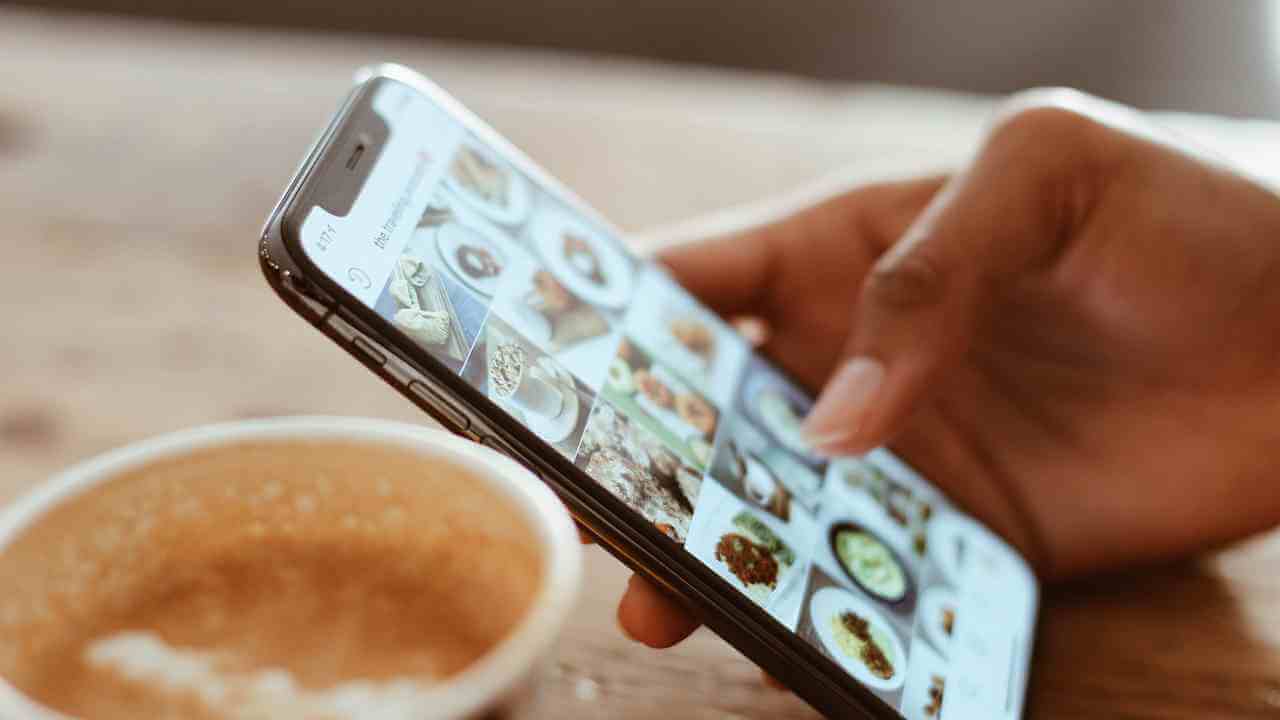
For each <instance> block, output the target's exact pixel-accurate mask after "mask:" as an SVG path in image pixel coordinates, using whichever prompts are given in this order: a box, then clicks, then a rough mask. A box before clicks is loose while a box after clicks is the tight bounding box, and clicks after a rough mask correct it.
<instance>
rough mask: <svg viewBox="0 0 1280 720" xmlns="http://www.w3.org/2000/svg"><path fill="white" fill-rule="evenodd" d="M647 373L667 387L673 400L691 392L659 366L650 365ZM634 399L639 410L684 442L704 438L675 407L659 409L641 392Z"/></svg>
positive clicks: (659, 407)
mask: <svg viewBox="0 0 1280 720" xmlns="http://www.w3.org/2000/svg"><path fill="white" fill-rule="evenodd" d="M649 373H650V374H651V375H653V377H654V379H656V380H658V381H660V382H661V383H662V384H663V385H666V386H667V389H668V390H670V391H671V394H672V397H673V398H674V397H675V396H677V395H682V394H684V393H692V392H693V391H692V390H690V389H689V387H688V386H687V385H685V384H684V383H683V382H682V381H681V380H680V379H679V378H677V377H675V376H674V375H672V374H671V372H670V371H668V370H667V369H666V368H664V367H662V366H661V365H656V364H655V365H650V366H649ZM635 399H636V404H637V405H639V406H640V407H641V409H643V410H644V411H645V412H647V413H649V415H650V416H651V417H653V419H654V420H657V421H658V422H660V423H662V424H663V425H665V426H666V428H667V429H668V430H670V431H671V432H673V433H675V434H676V435H677V436H678V437H680V438H681V439H683V440H684V441H685V442H691V441H693V440H694V439H698V438H705V437H706V435H704V434H703V432H702V431H701V430H699V429H698V428H696V427H694V426H693V424H692V423H690V422H689V421H688V420H685V419H684V418H683V417H681V416H680V413H678V412H676V409H675V406H672V407H670V408H664V407H661V406H659V405H658V404H657V403H655V402H654V401H652V400H650V399H649V396H647V395H645V394H644V391H642V390H637V391H636V394H635ZM716 422H717V423H718V422H719V416H717V420H716ZM712 435H714V433H712Z"/></svg>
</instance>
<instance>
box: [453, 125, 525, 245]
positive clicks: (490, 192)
mask: <svg viewBox="0 0 1280 720" xmlns="http://www.w3.org/2000/svg"><path fill="white" fill-rule="evenodd" d="M444 181H445V184H446V185H448V186H449V188H450V189H452V190H453V191H454V192H455V193H456V194H457V195H458V196H459V197H460V198H462V201H463V202H465V203H466V204H467V205H468V206H470V207H471V208H473V209H474V210H475V211H476V212H479V213H481V214H482V215H484V216H485V217H487V218H489V219H490V220H493V221H494V222H498V223H502V224H503V225H515V224H517V223H519V222H522V221H523V220H524V219H525V218H526V217H528V215H529V207H530V205H531V202H530V201H531V195H532V194H531V191H530V188H529V182H528V181H527V180H525V178H524V176H523V175H521V174H520V173H518V172H516V171H515V169H514V168H512V167H511V166H510V165H508V164H507V163H506V162H504V161H503V160H501V159H500V158H498V157H497V156H496V155H495V154H494V153H492V152H490V151H489V150H487V149H485V148H483V147H481V146H480V145H478V144H476V143H474V142H471V141H466V142H463V143H462V145H461V146H460V147H459V148H458V152H457V153H455V154H454V156H453V159H452V160H451V161H450V162H449V169H448V171H447V172H445V180H444Z"/></svg>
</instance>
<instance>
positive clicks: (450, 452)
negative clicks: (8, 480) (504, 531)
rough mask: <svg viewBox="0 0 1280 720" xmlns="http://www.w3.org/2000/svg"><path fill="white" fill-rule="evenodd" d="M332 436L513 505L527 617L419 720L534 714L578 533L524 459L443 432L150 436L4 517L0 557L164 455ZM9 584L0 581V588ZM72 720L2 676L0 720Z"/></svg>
mask: <svg viewBox="0 0 1280 720" xmlns="http://www.w3.org/2000/svg"><path fill="white" fill-rule="evenodd" d="M270 440H307V441H316V440H320V441H323V440H334V441H345V442H358V443H366V442H371V443H379V444H390V445H392V446H395V447H397V448H401V449H408V450H411V451H413V452H417V453H421V454H422V456H423V459H424V461H430V460H432V459H438V460H442V461H446V462H451V463H452V464H454V465H455V466H458V467H461V468H463V469H465V470H466V471H469V472H470V473H471V474H473V475H474V476H475V477H477V478H480V479H482V480H484V481H485V482H487V483H488V484H489V486H490V488H491V489H492V490H494V491H496V492H497V493H499V494H501V495H502V496H505V497H507V498H509V499H510V500H512V501H513V502H514V504H515V506H516V507H517V508H518V510H519V511H520V512H521V513H522V514H523V515H524V517H525V518H526V519H527V521H528V526H529V528H530V529H531V534H532V535H533V537H531V538H530V540H531V541H532V542H533V543H536V546H537V547H539V548H540V549H541V551H542V558H543V566H542V578H541V585H540V586H539V588H538V590H537V591H536V593H535V595H534V599H533V602H532V603H531V605H530V607H529V609H528V611H527V613H526V614H525V615H524V616H523V619H522V620H520V621H519V622H518V623H517V625H516V626H515V628H514V629H513V630H512V631H511V632H510V633H509V634H508V635H507V636H506V637H505V639H504V640H502V641H501V642H500V643H499V644H498V645H497V646H496V647H493V648H492V649H490V650H489V651H488V652H487V653H486V654H484V655H483V656H482V657H480V659H478V660H477V661H475V662H474V663H473V664H471V665H470V666H468V667H467V668H466V669H464V670H462V671H461V672H459V673H457V674H456V675H453V676H451V677H449V678H448V679H446V680H443V681H441V682H440V683H439V684H437V685H433V686H430V687H429V689H428V690H427V691H426V694H425V695H424V696H423V697H424V699H426V702H423V703H421V704H420V706H419V707H421V708H422V711H421V712H420V713H418V712H417V711H415V713H414V717H415V718H416V717H422V718H480V717H483V718H511V717H525V716H527V715H528V714H530V711H534V712H536V707H535V706H532V705H531V702H530V701H531V698H532V696H533V692H532V691H533V689H534V688H535V686H536V684H537V681H538V679H539V676H540V675H541V674H542V671H543V670H544V665H545V662H546V661H547V660H548V659H549V658H550V657H551V656H552V654H553V650H554V646H555V644H556V640H557V638H558V637H559V635H560V633H561V631H562V630H563V628H564V625H565V622H566V620H567V619H568V616H569V613H570V611H571V610H572V608H573V607H574V604H575V601H576V598H577V594H578V590H579V586H580V584H581V573H582V549H581V545H580V541H579V536H578V533H577V530H576V528H575V526H574V524H573V521H572V520H571V518H570V517H569V514H568V512H566V510H565V508H564V506H563V505H562V504H561V503H560V501H559V500H558V499H557V498H556V497H555V495H554V494H553V493H552V492H551V490H550V489H549V488H548V487H546V485H544V484H543V483H542V482H541V481H540V480H538V479H537V478H536V477H535V476H534V475H533V474H532V473H530V472H529V471H528V470H527V469H525V468H524V467H522V466H521V465H520V464H519V463H517V462H515V461H513V460H511V459H509V458H506V457H504V456H502V455H499V454H498V453H496V452H493V451H491V450H489V449H487V448H484V447H482V446H480V445H477V444H476V443H473V442H469V441H467V440H464V439H462V438H459V437H456V436H454V435H451V434H449V433H447V432H445V431H442V430H435V429H430V428H424V427H421V426H417V425H410V424H404V423H394V422H387V421H380V420H368V419H358V418H339V417H295V418H277V419H268V420H250V421H244V422H234V423H227V424H221V425H211V426H206V427H200V428H194V429H191V430H186V431H181V432H177V433H173V434H170V435H164V436H161V437H157V438H153V439H150V440H146V441H143V442H141V443H138V444H135V445H130V446H127V447H124V448H121V449H118V450H114V451H111V452H108V453H106V454H104V455H101V456H99V457H97V458H94V459H91V460H89V461H87V462H84V463H82V464H80V465H77V466H75V467H72V468H71V469H69V470H66V471H64V472H62V473H61V474H59V475H56V476H55V477H53V478H51V479H50V480H48V481H47V482H46V483H44V484H43V485H41V486H39V487H38V488H37V489H36V490H35V491H33V492H31V493H30V494H28V495H27V496H25V497H23V498H21V499H19V500H18V501H16V502H15V503H14V504H13V505H11V506H10V507H8V508H6V509H5V510H4V511H3V513H0V558H2V557H3V555H4V553H5V551H6V548H8V547H9V546H11V545H12V544H13V543H14V542H15V540H16V539H18V538H20V537H21V536H22V534H23V533H24V532H25V531H27V530H28V529H30V528H32V527H35V526H37V525H38V524H39V523H40V521H41V519H42V517H43V516H45V515H46V514H47V513H49V512H50V511H51V510H52V509H54V508H56V507H59V506H60V505H62V504H63V503H67V502H69V501H70V500H72V499H74V498H76V497H77V496H79V495H80V494H81V493H84V492H86V491H87V490H89V489H91V488H95V487H98V486H101V485H105V484H107V483H111V482H112V481H113V480H115V479H117V478H119V477H121V476H122V475H124V474H125V473H126V472H128V471H130V470H133V469H137V468H141V467H143V466H146V465H148V464H151V463H154V462H156V461H158V460H162V459H172V458H180V457H182V456H183V455H184V454H189V453H191V452H193V451H196V450H200V449H205V448H212V447H218V446H222V445H229V444H230V445H233V444H237V443H242V442H246V441H270ZM10 580H12V579H0V584H3V583H4V582H8V581H10ZM55 719H56V720H67V718H66V716H65V715H62V714H59V713H57V712H55V711H53V710H50V709H48V708H45V707H42V706H40V705H38V704H36V703H35V702H34V701H32V700H31V699H29V698H27V697H24V696H23V694H22V693H20V692H19V691H18V690H17V689H16V688H14V687H13V686H12V685H10V684H9V683H7V682H6V681H5V680H4V679H3V678H0V720H55Z"/></svg>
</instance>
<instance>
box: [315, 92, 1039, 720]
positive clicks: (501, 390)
mask: <svg viewBox="0 0 1280 720" xmlns="http://www.w3.org/2000/svg"><path fill="white" fill-rule="evenodd" d="M371 103H372V109H373V110H374V111H375V112H376V113H378V114H379V115H380V116H381V117H382V119H383V120H384V121H385V122H386V124H387V126H388V128H389V136H388V138H387V140H386V143H385V145H384V147H383V149H382V151H381V152H380V153H379V154H378V157H377V158H376V165H375V166H374V167H373V168H372V169H371V170H370V174H369V177H368V180H367V181H366V183H365V185H364V187H363V188H362V189H361V190H360V192H359V194H358V195H357V197H356V200H355V202H354V204H353V205H352V207H351V210H350V211H349V212H348V213H347V214H346V215H345V216H342V217H337V216H334V215H331V214H330V213H328V212H327V211H325V210H324V209H322V208H320V207H316V208H313V209H312V210H310V211H309V214H308V215H307V216H306V217H305V219H304V220H303V222H302V224H301V226H300V228H299V235H300V241H301V245H302V247H303V250H304V251H305V252H306V253H307V255H308V257H309V258H310V259H311V260H312V262H313V263H315V264H316V265H317V267H319V268H320V269H321V270H322V271H323V272H325V273H326V274H327V275H329V276H330V277H332V278H333V279H334V280H335V281H336V282H337V283H339V284H340V285H341V286H342V287H343V288H345V289H346V290H347V291H348V292H349V293H351V294H352V295H353V296H355V297H356V298H357V299H358V300H359V301H360V302H362V303H364V304H365V305H367V306H368V307H370V308H372V309H374V310H375V311H376V312H377V314H378V315H380V316H381V317H382V318H384V319H385V320H386V321H387V322H388V323H390V325H391V326H393V327H394V328H396V329H398V330H399V331H400V332H402V333H404V334H405V335H406V336H408V337H409V338H411V339H412V340H413V342H414V343H416V344H418V345H419V346H421V347H422V348H423V349H425V350H426V351H427V352H429V353H430V354H431V355H432V356H433V357H435V358H436V359H438V360H439V361H440V362H441V363H443V364H444V365H445V366H447V367H448V368H450V369H451V370H452V371H453V372H456V373H458V374H459V375H460V376H461V377H462V378H463V379H464V380H465V381H466V382H467V383H469V384H470V385H471V386H473V387H474V388H476V389H477V390H478V391H479V392H481V393H483V394H484V395H486V396H487V397H488V398H489V399H490V400H491V401H492V402H493V403H494V404H495V405H496V406H497V407H499V408H501V409H502V410H503V411H505V412H506V413H508V414H509V415H510V416H511V418H513V419H515V420H516V421H518V422H520V423H522V424H523V425H524V426H525V427H527V428H528V429H530V430H531V431H532V432H533V433H535V434H536V435H537V436H538V437H539V438H541V439H542V440H544V441H545V442H546V443H547V444H548V445H549V446H550V447H551V448H554V450H555V451H556V452H559V453H561V454H563V455H564V456H565V457H566V458H568V459H569V460H570V461H572V462H573V463H574V464H575V465H576V466H577V467H579V468H581V469H582V470H583V471H584V472H585V474H586V475H587V476H588V477H589V478H591V480H592V481H593V482H596V483H599V484H600V485H602V486H603V487H604V488H606V489H607V490H608V491H609V492H610V493H612V494H613V495H614V496H616V497H617V498H618V499H620V500H621V501H622V502H623V503H625V504H626V505H627V506H628V507H630V508H631V509H633V510H634V511H635V512H636V513H638V514H639V515H640V516H642V517H643V518H644V519H645V520H646V521H648V522H651V523H653V524H654V525H655V526H656V527H657V528H658V529H659V530H660V531H661V532H662V533H663V534H665V535H666V536H667V537H668V538H670V540H671V541H672V542H673V543H675V544H678V546H679V547H680V548H682V552H687V553H689V554H691V555H692V556H693V557H695V558H697V560H698V561H700V562H701V563H703V564H704V565H706V566H707V567H708V568H710V569H711V570H713V571H714V572H715V573H716V574H717V575H718V576H719V577H721V578H723V580H724V582H725V583H727V584H728V585H729V586H730V587H732V588H733V590H734V591H736V592H739V593H742V594H743V595H745V596H746V597H748V598H750V600H751V601H753V602H754V603H756V604H758V605H759V606H760V607H761V608H763V609H764V610H765V611H766V612H768V614H769V615H771V616H772V617H773V618H775V619H776V620H777V621H778V622H779V623H781V624H782V625H783V626H784V627H786V628H787V629H788V630H790V631H791V632H793V633H795V634H796V635H797V636H798V637H799V638H800V639H801V640H802V641H803V642H805V643H808V644H810V645H812V646H813V647H814V648H816V649H817V650H818V651H819V652H820V653H822V654H824V655H826V656H827V657H829V658H830V659H831V660H833V661H834V662H835V664H836V665H837V666H839V667H840V668H842V669H843V670H844V672H846V673H847V674H848V676H849V677H850V678H852V679H854V680H856V681H857V682H859V683H862V684H863V685H865V686H866V687H867V688H869V689H870V690H872V691H873V692H874V693H876V694H877V695H878V696H879V697H881V698H882V699H883V700H885V701H886V702H887V703H888V704H889V705H890V706H891V707H894V708H897V709H899V711H900V712H901V713H902V715H903V716H905V717H907V718H912V719H916V718H919V719H933V718H939V717H941V716H942V713H943V711H944V710H943V709H944V708H945V712H946V716H947V717H951V718H968V717H983V718H1000V717H1018V716H1020V715H1021V709H1022V701H1023V693H1024V690H1025V684H1026V673H1027V666H1028V663H1029V659H1030V650H1031V640H1032V631H1033V626H1034V621H1035V611H1036V602H1037V587H1036V583H1035V580H1034V578H1033V576H1032V575H1031V574H1030V572H1029V571H1028V570H1027V567H1026V564H1025V563H1024V562H1023V561H1022V559H1021V558H1020V557H1019V556H1018V555H1017V554H1016V553H1015V552H1014V551H1013V550H1012V549H1011V548H1010V547H1009V546H1008V545H1006V544H1005V543H1004V542H1003V541H1001V540H1000V539H999V538H997V537H996V536H995V535H994V534H993V533H991V532H989V531H988V530H987V529H985V528H984V527H983V526H981V525H980V524H979V523H977V522H976V521H974V520H973V519H971V518H970V517H968V516H966V515H965V514H964V513H962V512H960V511H959V510H958V509H957V508H956V507H954V506H953V505H952V504H950V503H949V502H948V501H947V499H946V497H944V496H943V495H942V494H941V493H940V492H938V491H937V490H936V489H935V488H934V487H933V486H932V485H930V484H929V483H928V482H927V481H926V480H925V479H924V478H922V477H920V476H919V475H918V474H917V473H916V472H914V471H913V470H912V469H911V468H910V467H908V466H907V465H906V464H904V463H903V462H902V461H900V460H899V459H898V458H897V457H895V456H894V455H893V454H891V453H890V452H888V451H887V450H884V449H879V450H876V451H874V452H872V453H870V454H868V455H866V456H864V457H847V458H837V459H828V458H823V457H820V456H818V455H816V454H815V453H813V452H811V451H810V450H809V448H808V447H807V446H806V443H805V441H804V439H803V438H802V436H801V434H800V432H799V427H800V422H801V420H802V419H803V418H804V416H805V414H806V413H807V412H808V410H809V408H810V406H811V403H812V398H811V397H810V396H809V394H808V393H806V392H805V391H804V390H802V389H801V388H800V387H798V386H797V385H795V384H794V383H792V382H790V381H789V380H788V379H787V378H786V377H785V376H784V375H783V374H782V373H781V372H779V371H778V370H776V369H775V368H774V367H772V366H771V365H770V364H769V363H768V362H767V361H765V360H764V359H762V358H761V357H758V356H756V355H755V354H753V352H752V349H751V347H750V346H749V345H748V343H747V342H745V341H744V340H743V339H742V338H741V337H740V336H739V335H738V334H736V333H735V332H734V331H733V330H732V329H731V328H730V327H729V326H727V325H726V324H725V323H724V322H723V321H721V320H720V319H719V318H718V317H717V316H716V315H715V314H714V313H712V312H711V311H709V310H707V309H706V308H704V307H703V306H702V305H700V304H699V303H698V301H697V300H696V299H694V298H693V297H692V296H690V295H689V294H688V293H687V292H685V291H684V290H683V289H682V288H681V287H680V286H679V285H678V284H676V283H675V282H674V281H673V280H672V279H671V278H670V277H669V276H668V275H667V274H666V273H665V272H664V271H663V270H662V269H661V268H660V267H658V266H657V265H655V264H653V263H649V262H645V261H642V260H639V259H637V258H636V257H634V256H632V255H631V254H630V253H628V252H627V250H626V249H625V248H624V247H623V245H622V244H621V243H620V241H619V238H618V237H616V235H615V233H614V232H613V231H612V230H611V229H609V228H608V227H606V226H605V225H604V224H603V223H601V222H599V221H597V220H596V219H595V218H594V217H593V216H591V215H590V214H589V213H587V212H583V211H580V210H579V209H577V208H578V207H579V206H578V205H577V204H575V202H574V201H572V200H569V199H568V198H567V197H566V195H565V194H564V193H563V192H562V191H561V190H560V189H558V188H557V187H555V186H554V185H553V184H549V183H544V182H541V181H540V180H539V179H538V173H536V172H533V173H531V172H526V168H527V165H526V163H527V161H525V160H523V159H517V158H516V157H515V156H514V153H512V152H511V151H509V150H507V149H504V148H505V147H506V146H505V144H503V143H501V142H500V141H495V140H493V136H492V134H491V131H488V130H477V129H476V127H475V126H474V125H473V124H472V123H469V122H467V121H464V120H463V119H461V117H460V116H459V115H458V114H457V113H456V112H454V111H452V110H451V109H449V108H448V107H445V106H444V105H442V104H441V103H439V102H436V101H435V100H433V99H432V98H431V97H430V96H429V95H427V94H424V93H423V92H421V91H418V90H415V89H413V88H411V87H409V86H407V85H403V84H401V83H398V82H391V81H384V82H381V83H379V84H378V85H377V86H376V89H375V90H374V91H373V96H372V99H371Z"/></svg>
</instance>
